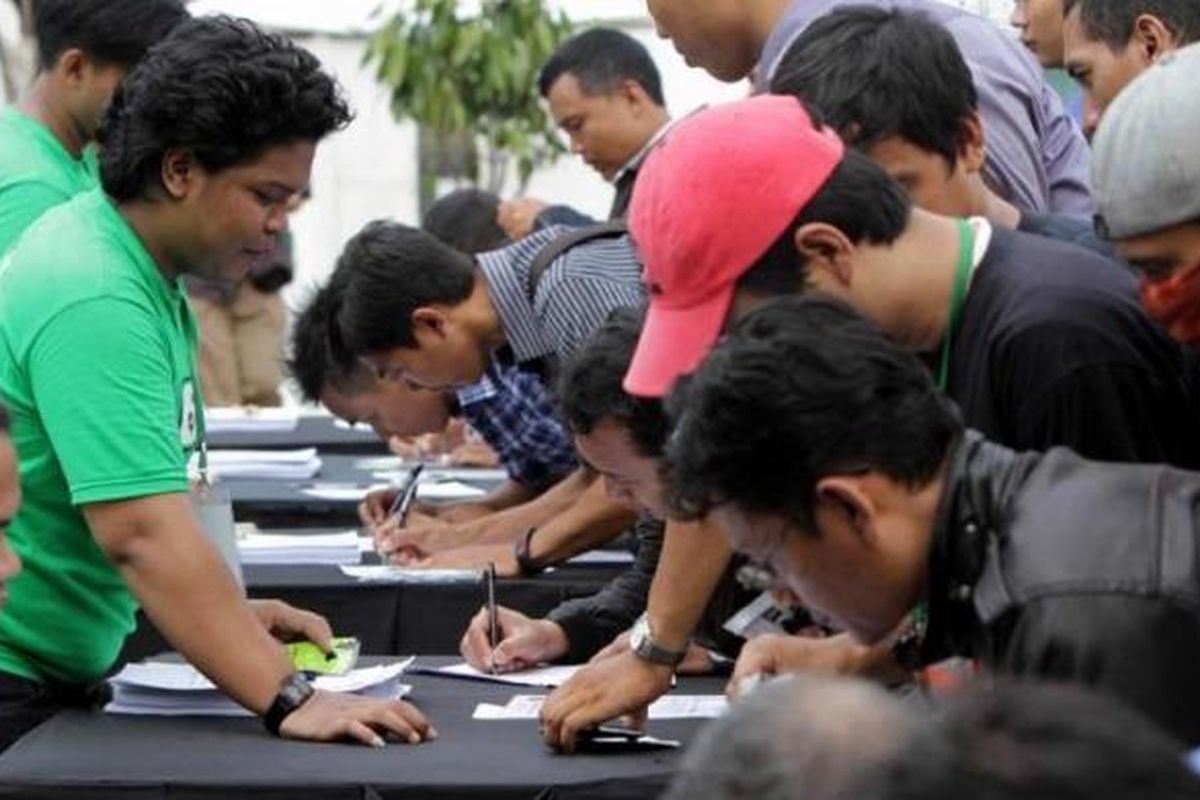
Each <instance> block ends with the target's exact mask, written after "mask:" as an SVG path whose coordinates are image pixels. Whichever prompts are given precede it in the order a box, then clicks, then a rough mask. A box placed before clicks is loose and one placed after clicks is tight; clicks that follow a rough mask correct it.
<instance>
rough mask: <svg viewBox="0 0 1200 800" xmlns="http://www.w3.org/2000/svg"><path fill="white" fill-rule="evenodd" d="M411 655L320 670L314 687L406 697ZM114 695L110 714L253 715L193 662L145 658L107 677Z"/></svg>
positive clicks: (367, 694) (106, 707) (361, 693)
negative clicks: (332, 671) (341, 671)
mask: <svg viewBox="0 0 1200 800" xmlns="http://www.w3.org/2000/svg"><path fill="white" fill-rule="evenodd" d="M410 663H412V659H411V658H408V659H405V660H403V661H398V662H396V663H394V664H383V665H380V666H376V667H364V668H363V669H353V670H350V671H349V672H347V673H346V674H345V675H322V676H320V677H318V678H316V679H314V680H313V686H315V687H316V688H318V689H324V690H326V691H330V692H350V693H353V694H358V695H363V696H366V697H376V698H383V699H390V698H399V697H404V696H405V695H406V694H408V692H409V691H410V690H411V688H412V687H411V686H408V685H406V684H403V683H401V682H400V676H401V675H402V674H403V673H404V669H405V668H406V667H407V666H408V665H409V664H410ZM109 683H111V684H112V689H113V699H112V701H111V702H110V703H109V704H108V705H106V706H105V707H104V710H105V711H107V712H108V713H110V714H152V715H158V716H211V717H241V716H246V717H248V716H251V714H250V712H249V711H247V710H246V709H244V708H242V707H241V706H239V705H238V704H237V703H235V702H233V701H232V700H230V699H229V697H227V696H226V695H225V693H224V692H222V691H221V690H220V689H218V688H217V687H216V686H214V685H213V684H212V682H211V681H209V680H208V678H206V677H204V676H203V675H201V674H200V672H199V671H198V670H197V669H196V668H195V667H193V666H192V665H191V664H166V663H162V662H146V663H141V664H128V665H126V667H125V668H124V669H122V670H121V671H120V672H118V673H117V674H116V675H114V676H113V677H112V678H110V679H109Z"/></svg>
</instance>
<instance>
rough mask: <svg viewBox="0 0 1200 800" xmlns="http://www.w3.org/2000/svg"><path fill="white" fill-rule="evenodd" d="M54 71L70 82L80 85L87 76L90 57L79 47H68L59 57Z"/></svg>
mask: <svg viewBox="0 0 1200 800" xmlns="http://www.w3.org/2000/svg"><path fill="white" fill-rule="evenodd" d="M54 71H55V72H57V73H58V74H59V76H61V77H62V78H63V79H65V80H66V81H67V83H68V84H70V85H73V86H79V85H81V84H82V83H83V82H84V80H85V79H86V77H87V71H88V57H87V56H86V55H85V54H84V52H83V51H82V50H80V49H79V48H78V47H71V48H68V49H66V50H64V51H63V52H62V54H61V55H60V56H59V57H58V61H56V62H55V64H54Z"/></svg>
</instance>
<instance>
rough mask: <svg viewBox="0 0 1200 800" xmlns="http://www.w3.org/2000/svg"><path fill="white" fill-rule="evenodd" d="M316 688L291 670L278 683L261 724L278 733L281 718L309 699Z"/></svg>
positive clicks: (281, 722)
mask: <svg viewBox="0 0 1200 800" xmlns="http://www.w3.org/2000/svg"><path fill="white" fill-rule="evenodd" d="M316 691H317V690H316V689H314V688H313V685H312V684H311V683H309V682H308V678H305V677H304V676H303V675H301V674H300V673H299V672H293V673H292V674H291V675H288V676H287V677H286V678H284V679H283V682H282V683H280V684H279V694H277V695H275V699H274V700H273V701H272V702H271V707H270V708H268V709H267V711H266V713H265V714H263V725H265V726H266V728H267V730H268V731H270V732H271V734H272V735H274V736H278V735H279V728H280V726H281V725H283V720H284V719H285V718H286V717H287V715H288V714H291V713H292V712H293V711H295V710H296V709H297V708H299V707H300V706H302V705H304V704H305V703H307V702H308V701H309V699H310V698H311V697H312V696H313V694H314V693H315V692H316Z"/></svg>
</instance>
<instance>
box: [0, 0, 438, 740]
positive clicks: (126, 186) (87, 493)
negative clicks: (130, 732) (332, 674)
mask: <svg viewBox="0 0 1200 800" xmlns="http://www.w3.org/2000/svg"><path fill="white" fill-rule="evenodd" d="M349 118H350V113H349V110H348V109H347V107H346V105H345V103H344V101H343V100H342V98H341V94H340V91H339V89H338V87H337V85H336V84H335V82H334V81H333V80H332V79H331V78H330V77H329V76H328V75H326V74H325V73H323V72H322V71H321V69H320V65H319V63H318V62H317V60H316V58H314V57H313V56H312V55H311V54H310V53H308V52H306V51H304V50H302V49H300V48H298V47H296V46H295V45H293V44H292V43H290V42H288V41H287V40H286V39H283V38H281V37H278V36H271V35H267V34H265V33H263V32H262V31H260V30H259V29H258V28H256V27H254V26H253V25H252V24H251V23H249V22H245V21H235V20H230V19H228V18H223V17H206V18H201V19H196V20H191V21H188V22H185V23H183V24H182V25H180V26H179V27H177V28H176V29H175V30H174V31H173V32H172V34H171V35H170V36H168V37H167V38H166V39H165V40H163V41H162V42H160V43H159V44H158V45H156V46H154V47H153V48H151V50H150V51H149V52H148V53H147V55H146V57H145V58H144V59H143V61H142V62H141V63H140V64H139V65H138V67H137V68H135V69H134V71H133V72H132V73H130V75H129V76H128V77H127V78H126V79H125V81H124V82H123V83H122V85H121V87H120V89H119V90H118V91H117V93H116V96H115V97H114V100H113V104H112V107H111V108H110V109H109V111H108V116H107V118H106V120H105V124H104V126H103V127H102V129H101V130H102V133H101V136H100V144H101V148H100V154H101V155H100V173H101V180H102V184H103V191H94V192H87V193H85V194H82V195H80V196H78V197H76V198H75V199H74V200H71V201H70V202H68V203H65V204H63V205H61V206H59V207H57V208H54V209H52V210H50V211H48V212H46V213H45V214H44V215H43V216H42V217H41V218H39V219H38V220H37V221H36V222H35V223H33V225H32V226H30V228H29V229H28V230H27V231H26V233H25V234H24V235H23V236H22V238H21V241H20V242H18V243H17V245H16V246H15V247H14V248H13V249H12V250H11V251H10V252H9V254H8V255H7V257H6V258H5V259H4V260H3V261H0V395H2V396H3V397H4V399H5V401H6V402H7V403H8V405H9V408H10V411H11V413H12V417H13V424H12V434H13V441H14V444H15V445H16V448H17V451H18V453H19V454H20V473H21V489H22V491H23V494H24V501H23V504H22V506H21V509H20V511H19V512H18V513H17V515H16V517H15V518H14V519H13V522H12V525H11V526H10V528H9V535H10V536H11V539H12V542H13V545H14V546H15V548H16V549H17V552H18V553H19V554H20V556H21V557H22V559H23V561H24V562H25V570H24V572H23V573H22V575H21V576H20V577H18V578H17V579H16V580H14V581H12V583H11V585H10V588H9V605H8V608H7V609H6V612H5V613H4V614H3V615H0V745H3V744H4V743H5V742H6V741H7V742H11V741H12V740H13V739H14V738H15V737H16V736H19V735H20V733H21V729H22V728H28V727H30V726H31V725H32V724H36V723H37V722H38V720H39V719H40V718H44V717H46V716H48V715H49V714H50V713H53V711H54V710H55V709H56V708H58V707H62V706H63V705H66V704H68V703H69V702H70V701H71V699H72V698H75V697H78V696H80V695H84V694H86V687H87V686H88V685H89V684H91V683H93V682H94V681H97V680H98V679H100V678H101V677H102V676H103V675H104V674H105V672H106V671H107V670H108V669H109V668H110V667H111V666H112V663H113V661H114V659H115V658H116V655H117V652H118V650H119V648H120V646H121V643H122V640H123V639H124V637H125V636H126V634H127V633H128V632H129V631H130V630H131V629H132V626H133V619H134V617H133V615H134V611H135V610H136V608H137V607H138V606H141V607H142V608H143V609H144V610H145V612H146V614H147V616H148V617H149V618H150V619H151V620H152V621H153V622H154V623H155V625H156V626H157V627H158V629H159V630H160V631H161V632H162V633H163V634H164V635H165V637H166V638H167V640H168V641H169V642H170V643H171V644H172V645H173V646H174V647H175V648H176V649H178V650H179V651H180V652H181V653H183V655H184V656H186V657H187V658H188V660H190V661H191V662H192V663H193V664H195V665H196V666H197V667H198V668H199V669H200V670H201V671H202V672H204V673H205V674H206V675H207V676H208V677H209V678H211V679H212V680H213V682H214V683H216V684H217V685H218V686H220V687H221V688H222V689H223V690H225V691H226V692H227V693H228V694H229V695H230V696H231V697H233V698H234V699H235V700H237V701H238V702H240V703H241V704H243V705H244V706H246V707H247V708H249V709H251V710H253V711H255V712H257V713H259V714H262V715H263V718H264V722H265V723H266V725H267V727H268V729H269V730H271V731H272V732H273V733H276V734H281V735H284V736H289V737H294V738H302V739H314V740H328V739H339V738H344V737H353V738H356V739H359V740H361V741H363V742H366V743H369V744H375V745H382V744H383V738H382V736H381V733H393V734H396V735H398V736H400V737H402V738H404V739H405V740H407V741H414V742H415V741H420V740H422V739H423V738H428V737H429V736H431V735H432V729H431V728H430V727H429V726H428V723H427V722H426V721H425V719H424V717H423V716H422V715H421V714H420V712H418V711H417V710H416V709H415V708H413V707H412V706H410V705H408V704H406V703H403V702H401V701H390V700H389V701H382V700H369V699H365V698H358V697H354V696H347V695H340V694H333V693H328V692H321V691H315V692H314V691H313V689H312V687H311V686H310V685H309V684H307V683H306V682H305V681H304V679H303V677H302V676H300V675H298V674H295V673H294V672H293V670H292V668H291V665H290V662H289V660H288V659H287V657H286V655H285V654H284V651H283V649H282V648H281V647H280V646H279V644H278V643H277V642H276V641H275V640H274V639H273V638H272V637H271V636H270V635H269V632H268V631H275V632H279V633H302V634H306V635H310V636H311V634H312V632H313V631H316V633H317V634H318V638H326V639H327V636H328V626H327V625H325V624H324V623H323V621H321V620H320V619H319V618H317V617H315V615H307V616H305V615H304V614H302V613H301V612H297V611H296V610H295V609H291V608H290V607H288V606H284V605H283V604H281V603H276V604H273V605H270V604H268V605H261V604H260V605H258V606H256V605H255V604H253V603H248V602H247V601H245V600H244V599H243V598H242V596H241V594H240V593H239V591H238V587H237V584H236V582H235V581H234V579H233V576H232V575H231V574H230V573H229V571H228V570H227V569H226V567H225V565H224V562H223V561H222V560H221V557H220V555H219V553H218V551H217V549H216V547H215V546H214V544H213V543H212V541H211V539H210V538H209V537H208V536H206V534H205V531H204V530H203V529H202V528H201V525H200V523H199V522H198V519H197V516H196V515H195V513H194V512H193V508H192V504H191V503H190V502H189V496H188V491H189V482H188V474H187V460H188V458H189V456H190V455H191V454H192V453H193V452H194V451H195V450H196V449H197V447H198V445H199V440H200V439H201V437H202V436H203V425H202V424H201V423H202V420H203V402H202V398H201V397H200V393H199V391H198V388H197V385H198V382H197V380H196V370H195V350H196V324H195V320H194V318H193V317H192V314H191V311H190V309H189V307H188V303H187V296H186V293H185V291H184V289H183V286H182V277H183V276H184V275H196V276H199V277H202V278H206V279H210V280H212V279H218V280H227V281H230V282H237V281H239V280H241V279H243V278H244V277H245V275H246V272H247V271H248V270H249V268H250V266H251V265H252V264H253V263H254V262H255V261H256V260H257V259H260V258H262V257H263V256H265V255H267V254H268V253H270V252H271V250H272V249H273V248H274V245H275V241H276V239H277V238H278V236H279V235H280V234H281V233H282V232H283V231H284V230H285V229H286V227H287V208H288V202H289V200H290V199H291V198H292V197H293V196H294V195H296V194H298V193H300V192H302V191H303V190H304V189H305V187H307V185H308V181H309V175H310V172H311V167H312V159H313V155H314V151H315V148H316V144H317V142H318V141H319V140H320V139H322V138H323V137H324V136H325V135H327V134H329V133H330V132H332V131H334V130H337V129H339V128H341V127H342V126H343V125H345V124H346V122H347V121H348V120H349ZM280 629H282V630H280Z"/></svg>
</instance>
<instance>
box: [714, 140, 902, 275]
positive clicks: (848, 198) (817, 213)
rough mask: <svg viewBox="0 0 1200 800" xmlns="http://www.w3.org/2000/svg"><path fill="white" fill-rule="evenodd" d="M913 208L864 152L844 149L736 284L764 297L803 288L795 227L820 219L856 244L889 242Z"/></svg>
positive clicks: (803, 269) (803, 265)
mask: <svg viewBox="0 0 1200 800" xmlns="http://www.w3.org/2000/svg"><path fill="white" fill-rule="evenodd" d="M797 157H798V158H802V157H803V155H798V156H797ZM911 213H912V200H910V199H909V197H908V194H907V193H905V191H904V189H903V188H901V186H900V184H898V183H896V181H894V180H892V178H891V176H889V175H888V174H887V173H886V172H884V171H883V168H882V167H880V166H879V165H878V164H876V163H875V162H874V161H872V160H871V159H869V158H867V157H866V156H865V155H863V154H862V153H859V152H857V151H855V150H847V151H846V154H845V155H844V156H843V158H842V162H841V163H840V164H838V165H837V167H835V168H834V171H833V174H832V175H830V176H829V180H827V181H826V182H825V185H824V186H822V187H821V190H820V191H819V192H817V194H816V196H814V197H813V199H812V200H810V201H809V202H808V204H807V205H805V206H804V208H803V209H801V211H800V213H799V214H798V215H797V216H796V219H795V220H793V221H792V224H791V225H789V226H788V228H787V230H786V231H784V233H783V235H781V236H780V237H779V238H778V239H776V240H775V242H774V243H773V244H772V245H771V246H770V248H768V249H767V252H766V253H764V254H763V255H762V256H761V257H760V258H759V259H758V260H757V261H756V262H755V263H754V264H753V266H751V267H750V269H748V270H747V271H746V272H744V273H742V276H741V277H740V278H738V281H737V287H738V288H739V289H744V290H745V291H748V292H751V293H754V294H759V295H767V296H778V295H790V294H797V293H799V292H802V291H804V289H805V287H806V285H807V282H808V269H807V265H806V263H805V260H804V256H803V255H802V254H801V253H800V252H799V251H798V250H797V249H796V231H797V230H799V229H800V227H801V226H804V225H808V224H810V223H813V222H824V223H827V224H829V225H832V226H833V227H835V228H837V229H838V230H840V231H841V232H842V233H844V234H845V235H846V236H847V237H848V238H849V239H850V241H852V242H854V243H856V244H858V243H861V242H866V243H869V244H874V245H888V244H891V243H892V242H894V241H896V239H898V238H899V237H900V234H902V233H904V229H905V228H907V227H908V220H909V216H910V215H911Z"/></svg>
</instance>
